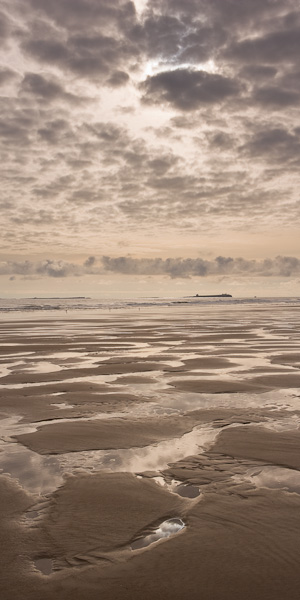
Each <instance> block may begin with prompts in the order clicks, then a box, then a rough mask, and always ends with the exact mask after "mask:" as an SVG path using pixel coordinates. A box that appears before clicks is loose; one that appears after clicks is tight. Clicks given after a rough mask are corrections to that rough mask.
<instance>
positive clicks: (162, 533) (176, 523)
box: [130, 518, 185, 550]
mask: <svg viewBox="0 0 300 600" xmlns="http://www.w3.org/2000/svg"><path fill="white" fill-rule="evenodd" d="M184 527H185V523H184V522H183V521H182V519H177V518H174V519H168V520H167V521H163V523H161V524H160V526H159V527H157V529H155V530H154V532H153V533H150V534H149V535H146V536H145V537H142V538H139V539H138V540H135V541H134V542H132V544H131V546H130V548H131V550H139V549H141V548H147V546H150V545H151V544H154V543H155V542H159V541H160V540H163V539H167V538H169V537H171V536H173V535H176V533H179V531H182V529H184Z"/></svg>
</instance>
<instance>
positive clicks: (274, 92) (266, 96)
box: [253, 86, 300, 109]
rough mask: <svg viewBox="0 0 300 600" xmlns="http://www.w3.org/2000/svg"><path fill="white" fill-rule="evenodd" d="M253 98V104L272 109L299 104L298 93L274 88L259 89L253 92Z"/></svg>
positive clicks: (299, 95)
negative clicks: (256, 103)
mask: <svg viewBox="0 0 300 600" xmlns="http://www.w3.org/2000/svg"><path fill="white" fill-rule="evenodd" d="M253 98H254V101H255V102H258V103H259V104H261V105H263V106H266V107H270V108H274V109H282V108H285V107H288V106H297V105H298V104H299V103H300V93H298V92H294V91H292V90H284V89H281V88H280V87H275V86H270V87H261V88H259V89H258V90H256V91H255V92H254V95H253Z"/></svg>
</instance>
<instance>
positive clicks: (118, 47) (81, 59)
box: [20, 0, 139, 87]
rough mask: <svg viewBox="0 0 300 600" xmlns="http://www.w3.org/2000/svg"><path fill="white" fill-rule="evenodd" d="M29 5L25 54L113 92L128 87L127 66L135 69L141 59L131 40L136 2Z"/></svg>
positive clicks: (30, 1)
mask: <svg viewBox="0 0 300 600" xmlns="http://www.w3.org/2000/svg"><path fill="white" fill-rule="evenodd" d="M26 5H27V10H28V11H29V12H28V14H27V19H28V21H27V32H26V31H24V32H23V33H22V35H21V36H20V37H21V45H22V49H23V51H24V52H25V53H27V54H28V55H29V56H31V57H33V58H34V59H35V60H37V61H39V62H40V63H43V64H47V65H49V66H56V67H60V68H61V69H62V70H64V71H70V72H73V73H75V74H76V75H78V76H80V77H84V78H89V77H90V78H92V79H98V80H101V81H102V82H105V81H107V85H109V86H116V87H117V86H121V85H124V84H126V83H127V81H128V76H126V71H124V66H125V67H126V65H127V64H128V62H134V63H135V62H136V60H137V58H138V54H139V48H138V46H136V45H135V44H134V43H133V42H132V41H131V40H130V37H129V36H128V30H129V29H131V28H132V27H133V26H134V25H135V24H136V12H135V7H134V4H133V3H132V2H126V1H120V2H117V1H114V2H107V1H105V0H101V2H99V1H97V0H94V1H92V0H76V1H74V2H69V1H68V0H63V1H60V0H59V1H58V0H52V1H51V2H50V3H49V2H44V1H43V0H27V2H26ZM30 11H31V12H30ZM31 16H32V17H34V19H31Z"/></svg>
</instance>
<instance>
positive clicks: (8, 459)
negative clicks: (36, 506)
mask: <svg viewBox="0 0 300 600" xmlns="http://www.w3.org/2000/svg"><path fill="white" fill-rule="evenodd" d="M4 448H5V449H4V450H3V451H2V452H1V453H0V470H1V471H2V473H3V474H9V475H10V476H11V477H12V478H13V479H17V480H18V481H19V483H20V484H21V486H22V487H24V489H26V490H27V491H29V492H31V493H36V494H47V493H48V492H51V491H53V490H55V489H56V488H57V487H58V486H59V485H61V484H62V483H63V477H62V473H61V470H60V466H59V462H58V460H57V459H56V458H54V457H52V456H40V455H39V454H36V453H35V452H32V451H31V450H28V448H24V447H20V446H18V445H17V444H5V446H4Z"/></svg>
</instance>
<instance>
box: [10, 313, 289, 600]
mask: <svg viewBox="0 0 300 600" xmlns="http://www.w3.org/2000/svg"><path fill="white" fill-rule="evenodd" d="M9 319H10V320H9ZM9 319H8V318H6V320H5V321H3V322H1V323H0V329H1V343H0V416H1V440H0V472H1V471H2V475H1V474H0V536H1V539H2V540H4V543H2V546H1V556H0V558H1V567H0V569H1V576H0V582H1V583H0V585H1V588H0V589H1V600H12V599H15V600H21V599H22V600H82V599H83V598H86V599H87V600H99V598H103V599H105V600H140V599H141V598H143V599H145V600H154V599H155V598H157V597H159V598H161V599H162V600H171V599H172V600H183V599H185V598H188V599H189V600H200V599H201V600H238V599H241V600H253V599H255V600H296V599H297V600H298V598H299V584H300V574H299V549H300V542H299V539H300V458H299V456H300V390H299V385H300V375H299V363H300V312H299V309H298V306H295V307H293V306H280V305H278V306H275V305H274V306H272V308H270V307H269V306H261V307H260V308H259V310H258V309H256V308H252V307H251V306H235V307H234V310H233V309H232V308H231V307H230V306H209V307H202V308H199V307H197V308H188V307H181V308H180V309H177V310H175V309H170V308H168V309H164V310H162V309H160V311H158V310H155V311H154V310H153V311H147V310H144V311H139V312H138V313H135V312H134V311H127V312H126V311H124V312H121V311H120V312H117V311H115V312H112V313H110V314H109V315H107V316H105V315H104V316H103V315H99V316H98V315H96V316H93V317H91V316H89V317H83V316H82V315H81V314H78V313H76V315H75V314H74V315H72V314H68V315H67V316H64V315H60V314H57V313H56V314H55V317H54V316H50V317H46V316H43V317H41V318H35V319H34V318H32V320H29V319H27V320H22V318H20V316H18V317H17V318H15V319H14V318H13V317H12V316H10V317H9ZM285 323H287V324H289V327H285ZM291 323H293V327H290V324H291ZM151 453H152V454H153V453H154V455H155V456H154V458H153V457H152V454H151ZM135 455H136V456H137V457H139V460H136V462H135V461H134V460H133V458H134V457H135ZM18 457H19V458H18ZM154 459H155V460H154ZM18 460H19V462H20V465H21V464H22V465H23V466H22V468H21V467H20V468H21V470H22V473H21V475H22V476H21V475H20V468H19V469H17V468H16V466H18V465H17V461H18ZM126 461H127V462H126ZM155 464H157V465H164V466H163V467H162V466H160V467H157V469H160V470H155V469H156V467H155V468H154V467H153V465H155ZM141 465H142V467H141ZM27 476H28V477H27ZM31 477H34V478H35V480H37V481H38V479H39V478H40V479H41V480H42V479H43V477H45V479H47V482H50V484H51V477H52V480H53V485H52V487H51V485H50V488H49V489H50V491H48V492H47V493H43V492H41V493H40V494H38V493H33V492H32V491H30V489H29V484H28V482H29V480H30V478H31ZM27 479H28V482H27ZM186 486H187V487H186ZM188 486H193V490H196V492H197V491H198V494H199V495H197V494H196V495H195V497H190V498H189V497H188V496H189V494H188ZM180 490H181V491H180ZM182 490H183V491H182ZM185 492H186V493H185ZM181 493H182V495H180V494H181ZM174 518H175V519H182V521H183V522H184V524H185V527H184V528H183V529H182V530H181V531H180V532H179V533H177V534H175V535H172V536H171V537H170V538H165V539H163V540H161V541H159V542H156V543H154V544H152V545H150V546H148V547H147V548H141V549H138V550H134V551H133V550H131V544H132V543H133V542H134V541H135V540H137V539H142V538H143V537H145V536H147V535H148V534H150V533H152V532H153V531H154V530H156V529H157V528H159V526H160V524H161V523H163V522H164V521H166V520H168V519H174ZM41 559H43V561H44V563H39V560H41ZM41 564H45V565H46V566H47V568H48V574H47V575H46V574H43V573H42V572H40V571H39V565H41ZM51 569H52V570H51Z"/></svg>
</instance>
